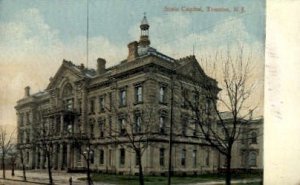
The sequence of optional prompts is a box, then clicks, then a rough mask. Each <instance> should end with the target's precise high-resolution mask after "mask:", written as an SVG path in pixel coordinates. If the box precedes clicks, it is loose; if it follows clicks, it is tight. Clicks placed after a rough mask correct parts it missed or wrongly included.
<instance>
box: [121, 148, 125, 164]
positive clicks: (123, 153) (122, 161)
mask: <svg viewBox="0 0 300 185" xmlns="http://www.w3.org/2000/svg"><path fill="white" fill-rule="evenodd" d="M120 165H121V166H123V165H125V149H124V148H121V149H120Z"/></svg>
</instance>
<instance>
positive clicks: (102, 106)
mask: <svg viewBox="0 0 300 185" xmlns="http://www.w3.org/2000/svg"><path fill="white" fill-rule="evenodd" d="M99 111H100V112H104V111H105V100H104V96H101V97H99Z"/></svg>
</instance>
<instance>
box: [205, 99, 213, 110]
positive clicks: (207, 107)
mask: <svg viewBox="0 0 300 185" xmlns="http://www.w3.org/2000/svg"><path fill="white" fill-rule="evenodd" d="M211 103H212V102H211V100H210V99H207V100H206V103H205V113H206V114H210V111H211Z"/></svg>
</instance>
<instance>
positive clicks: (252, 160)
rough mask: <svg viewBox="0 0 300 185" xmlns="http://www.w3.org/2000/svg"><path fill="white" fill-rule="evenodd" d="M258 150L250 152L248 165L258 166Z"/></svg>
mask: <svg viewBox="0 0 300 185" xmlns="http://www.w3.org/2000/svg"><path fill="white" fill-rule="evenodd" d="M256 158H257V155H256V152H250V153H249V158H248V165H249V166H250V167H251V166H256Z"/></svg>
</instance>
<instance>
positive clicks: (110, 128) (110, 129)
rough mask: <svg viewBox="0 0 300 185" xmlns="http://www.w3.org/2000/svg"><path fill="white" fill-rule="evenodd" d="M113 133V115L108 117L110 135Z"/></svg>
mask: <svg viewBox="0 0 300 185" xmlns="http://www.w3.org/2000/svg"><path fill="white" fill-rule="evenodd" d="M111 133H112V117H111V116H109V117H108V135H109V136H111Z"/></svg>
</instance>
